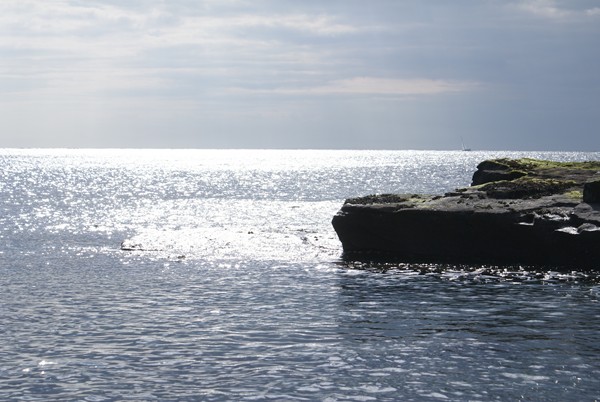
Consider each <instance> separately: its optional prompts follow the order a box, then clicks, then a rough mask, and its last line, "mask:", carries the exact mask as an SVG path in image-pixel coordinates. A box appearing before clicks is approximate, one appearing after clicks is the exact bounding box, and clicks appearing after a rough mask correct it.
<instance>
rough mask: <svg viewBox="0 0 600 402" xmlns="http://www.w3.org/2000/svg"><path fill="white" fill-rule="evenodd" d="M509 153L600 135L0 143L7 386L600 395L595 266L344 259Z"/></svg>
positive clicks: (104, 395) (29, 391)
mask: <svg viewBox="0 0 600 402" xmlns="http://www.w3.org/2000/svg"><path fill="white" fill-rule="evenodd" d="M499 157H535V158H544V159H552V160H559V161H575V160H577V161H579V160H600V153H598V152H595V153H581V152H578V153H576V152H478V151H472V152H463V151H355V150H168V149H160V150H159V149H155V150H148V149H0V400H2V401H517V400H524V401H594V400H600V275H598V274H596V273H594V272H593V271H584V270H581V269H579V268H578V267H576V266H574V267H572V269H568V270H566V271H561V272H556V271H552V270H549V269H543V268H531V267H521V266H514V267H496V266H461V265H435V264H385V263H368V262H358V261H346V260H344V258H343V255H342V248H341V244H340V242H339V240H338V238H337V236H336V234H335V232H334V230H333V228H332V225H331V219H332V217H333V216H334V215H335V213H336V212H337V211H338V210H339V209H340V207H341V206H342V204H343V202H344V200H345V199H346V198H349V197H356V196H362V195H368V194H375V193H430V194H443V193H445V192H447V191H451V190H453V189H455V188H458V187H464V186H467V185H469V184H470V181H471V176H472V174H473V172H474V170H475V169H476V166H477V164H478V163H479V162H480V161H482V160H484V159H489V158H499ZM599 246H600V245H599ZM598 269H599V270H600V262H599V265H598Z"/></svg>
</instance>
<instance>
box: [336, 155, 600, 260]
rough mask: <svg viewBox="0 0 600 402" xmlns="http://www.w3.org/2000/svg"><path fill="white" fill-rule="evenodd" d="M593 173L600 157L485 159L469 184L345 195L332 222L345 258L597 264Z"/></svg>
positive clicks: (599, 234) (599, 226) (598, 216)
mask: <svg viewBox="0 0 600 402" xmlns="http://www.w3.org/2000/svg"><path fill="white" fill-rule="evenodd" d="M598 172H600V162H580V163H577V162H568V163H559V162H550V161H539V160H533V159H519V160H508V159H499V160H493V161H485V162H483V163H481V164H480V165H479V166H478V170H477V172H475V174H474V176H473V183H474V184H473V185H472V186H471V187H468V188H463V189H458V190H456V191H454V192H451V193H447V194H446V195H444V196H427V195H390V194H386V195H371V196H367V197H363V198H355V199H348V200H346V202H345V204H344V205H343V207H342V209H341V210H340V211H339V212H338V214H336V216H335V217H334V218H333V222H332V223H333V226H334V228H335V230H336V232H337V234H338V237H339V238H340V240H341V242H342V245H343V247H344V256H345V258H347V259H355V260H372V259H382V260H397V261H404V262H409V261H415V262H443V263H476V264H500V265H504V264H510V265H514V264H520V265H541V266H547V267H569V268H573V269H578V268H592V269H599V270H600V196H599V189H600V179H599V176H598V175H597V173H598ZM498 178H500V179H498Z"/></svg>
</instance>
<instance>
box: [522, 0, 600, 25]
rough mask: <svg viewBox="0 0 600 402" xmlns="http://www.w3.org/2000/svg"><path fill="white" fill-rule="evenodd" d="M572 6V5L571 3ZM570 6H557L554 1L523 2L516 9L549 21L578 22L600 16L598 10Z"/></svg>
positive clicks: (531, 0) (534, 0)
mask: <svg viewBox="0 0 600 402" xmlns="http://www.w3.org/2000/svg"><path fill="white" fill-rule="evenodd" d="M571 4H572V3H571ZM571 4H569V3H566V4H559V3H558V2H557V1H555V0H523V1H520V2H518V3H517V4H516V7H517V8H518V9H519V10H521V11H524V12H526V13H528V14H532V15H534V16H537V17H541V18H546V19H550V20H557V21H558V20H560V21H565V20H579V19H582V18H589V17H595V16H600V8H599V7H593V8H586V7H582V8H575V7H572V6H571Z"/></svg>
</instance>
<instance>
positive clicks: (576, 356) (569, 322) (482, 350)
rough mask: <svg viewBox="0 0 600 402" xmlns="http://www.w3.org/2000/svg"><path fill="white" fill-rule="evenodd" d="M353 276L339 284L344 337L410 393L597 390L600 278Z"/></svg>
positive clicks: (401, 272) (487, 271) (409, 270)
mask: <svg viewBox="0 0 600 402" xmlns="http://www.w3.org/2000/svg"><path fill="white" fill-rule="evenodd" d="M349 268H350V269H348V270H347V271H345V273H343V274H342V275H341V276H340V279H339V288H340V294H339V304H340V316H339V330H340V331H341V333H342V336H343V338H344V339H345V342H347V343H348V344H351V345H354V349H355V350H356V351H357V353H358V354H359V355H360V356H361V358H363V359H365V361H370V362H371V364H373V365H374V367H371V369H373V370H377V367H394V370H395V372H396V373H398V374H396V375H397V376H401V379H399V380H398V381H400V382H402V383H404V384H405V387H406V388H405V389H404V392H406V393H408V394H409V395H410V394H411V393H413V392H414V393H415V395H417V394H420V391H419V389H420V387H421V381H424V378H426V379H427V380H426V381H425V382H424V383H427V384H428V385H429V386H430V389H435V387H436V386H437V387H439V388H438V389H440V390H441V389H443V390H444V392H441V393H442V394H443V395H446V396H447V397H449V398H450V399H452V398H453V397H460V398H461V399H463V398H465V397H466V398H467V399H469V398H474V399H479V398H482V397H483V396H484V395H485V398H490V397H499V398H500V397H501V398H509V399H510V397H511V396H514V397H515V398H517V399H519V398H522V397H523V396H525V399H527V398H529V397H530V398H533V399H536V398H542V399H544V398H546V397H548V398H550V399H553V398H556V397H557V395H560V394H563V395H567V394H568V392H573V391H576V392H581V393H580V395H592V394H593V393H594V392H596V391H597V389H598V388H597V386H598V383H597V380H596V378H598V375H600V357H599V356H600V347H599V346H598V345H599V344H600V335H599V334H598V332H597V331H596V327H597V322H596V319H595V318H597V317H600V305H599V303H598V302H599V299H600V294H599V292H598V277H597V276H592V275H591V274H586V273H581V272H580V273H578V272H575V273H571V274H569V275H568V276H562V275H566V274H561V273H558V272H556V273H552V272H531V271H527V270H525V269H516V268H515V269H514V270H512V271H511V270H510V269H509V268H508V267H506V268H498V267H478V268H475V267H456V266H455V267H440V266H424V265H418V266H415V265H409V266H398V265H396V266H387V265H383V266H382V265H381V264H377V265H373V266H371V265H368V266H364V265H362V266H359V267H355V266H354V265H351V266H349ZM442 268H444V269H442ZM449 268H452V269H449ZM594 317H595V318H594ZM373 362H378V363H373ZM574 379H579V380H578V381H575V380H574ZM542 389H543V391H541V390H542ZM567 390H569V391H567ZM536 392H538V393H539V392H541V394H536ZM557 393H558V394H557ZM540 395H541V396H540ZM544 395H545V396H544Z"/></svg>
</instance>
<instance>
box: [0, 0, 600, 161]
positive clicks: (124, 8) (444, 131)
mask: <svg viewBox="0 0 600 402" xmlns="http://www.w3.org/2000/svg"><path fill="white" fill-rule="evenodd" d="M599 48H600V3H599V2H598V1H596V0H569V1H566V0H508V1H500V0H491V1H486V2H479V1H475V0H457V1H455V2H452V4H448V2H445V1H441V0H434V1H430V2H427V3H423V2H420V1H417V0H404V1H397V0H373V1H370V2H364V1H360V0H344V1H342V0H335V1H328V2H321V1H316V0H308V1H303V2H297V1H292V0H278V1H273V0H271V1H269V0H256V1H249V0H220V1H217V0H203V1H189V0H172V1H170V2H164V1H160V0H146V1H142V0H128V1H116V0H103V1H100V0H89V1H86V2H80V1H76V0H56V1H52V2H46V1H40V0H6V1H3V2H2V3H0V56H1V60H2V61H1V62H0V122H1V123H0V133H1V134H0V148H151V149H161V148H172V149H186V148H194V149H196V148H197V149H353V150H354V149H374V150H380V149H381V150H384V149H396V150H460V149H461V147H462V143H463V142H464V145H465V146H466V147H468V148H472V149H473V150H481V151H484V150H489V151H500V150H515V151H589V152H594V151H599V150H600V129H599V127H600V74H598V71H600V54H599V53H598V52H597V49H599Z"/></svg>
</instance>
